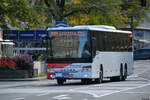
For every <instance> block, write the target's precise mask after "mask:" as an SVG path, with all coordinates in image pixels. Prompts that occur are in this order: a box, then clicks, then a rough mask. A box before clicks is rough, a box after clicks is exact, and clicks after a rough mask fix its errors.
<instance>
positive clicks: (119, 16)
mask: <svg viewBox="0 0 150 100" xmlns="http://www.w3.org/2000/svg"><path fill="white" fill-rule="evenodd" d="M55 1H56V0H45V3H46V5H47V7H48V8H52V9H50V10H49V12H50V13H51V15H52V16H53V18H54V19H55V20H56V21H61V20H65V21H68V22H70V23H72V24H73V25H84V24H94V25H95V24H104V25H113V26H115V27H118V28H119V27H120V26H126V25H129V24H130V23H131V21H130V20H131V17H134V26H138V25H139V24H140V23H141V22H143V21H144V20H145V19H148V17H147V15H146V11H148V10H149V7H150V6H147V7H142V6H141V5H140V0H74V2H72V0H66V3H65V7H64V8H61V7H60V6H59V5H57V3H56V2H55ZM60 1H62V0H60ZM76 1H77V2H76ZM149 2H150V1H148V0H147V3H148V5H149Z"/></svg>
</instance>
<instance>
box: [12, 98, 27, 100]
mask: <svg viewBox="0 0 150 100" xmlns="http://www.w3.org/2000/svg"><path fill="white" fill-rule="evenodd" d="M13 100H25V98H15V99H13Z"/></svg>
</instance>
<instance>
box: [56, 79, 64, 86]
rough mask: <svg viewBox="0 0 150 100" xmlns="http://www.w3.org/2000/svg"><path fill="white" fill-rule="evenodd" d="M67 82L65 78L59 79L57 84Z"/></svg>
mask: <svg viewBox="0 0 150 100" xmlns="http://www.w3.org/2000/svg"><path fill="white" fill-rule="evenodd" d="M64 82H65V79H57V84H58V85H63V84H64Z"/></svg>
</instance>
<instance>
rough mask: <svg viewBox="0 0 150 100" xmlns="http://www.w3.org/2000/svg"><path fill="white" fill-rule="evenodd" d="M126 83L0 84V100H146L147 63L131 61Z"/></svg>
mask: <svg viewBox="0 0 150 100" xmlns="http://www.w3.org/2000/svg"><path fill="white" fill-rule="evenodd" d="M134 69H135V70H134V74H133V75H132V76H130V77H128V78H127V80H126V81H121V82H111V81H108V80H105V81H104V82H103V83H102V84H89V85H82V84H81V83H80V80H70V81H68V82H67V83H66V84H65V85H62V86H59V85H57V84H56V81H55V80H41V81H0V100H150V73H149V72H150V60H141V61H135V64H134Z"/></svg>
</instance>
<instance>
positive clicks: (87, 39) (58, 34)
mask: <svg viewBox="0 0 150 100" xmlns="http://www.w3.org/2000/svg"><path fill="white" fill-rule="evenodd" d="M132 48H133V45H132V32H130V31H123V30H117V29H116V28H115V27H113V26H106V25H89V26H74V27H61V28H48V33H47V48H46V51H47V57H46V63H47V65H46V66H47V79H56V80H57V84H59V85H62V84H64V82H66V80H69V79H81V83H83V84H87V83H91V81H95V82H96V83H101V82H102V81H103V78H110V80H112V81H117V80H118V81H123V80H125V79H126V78H127V76H129V75H131V74H132V73H133V50H132Z"/></svg>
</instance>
